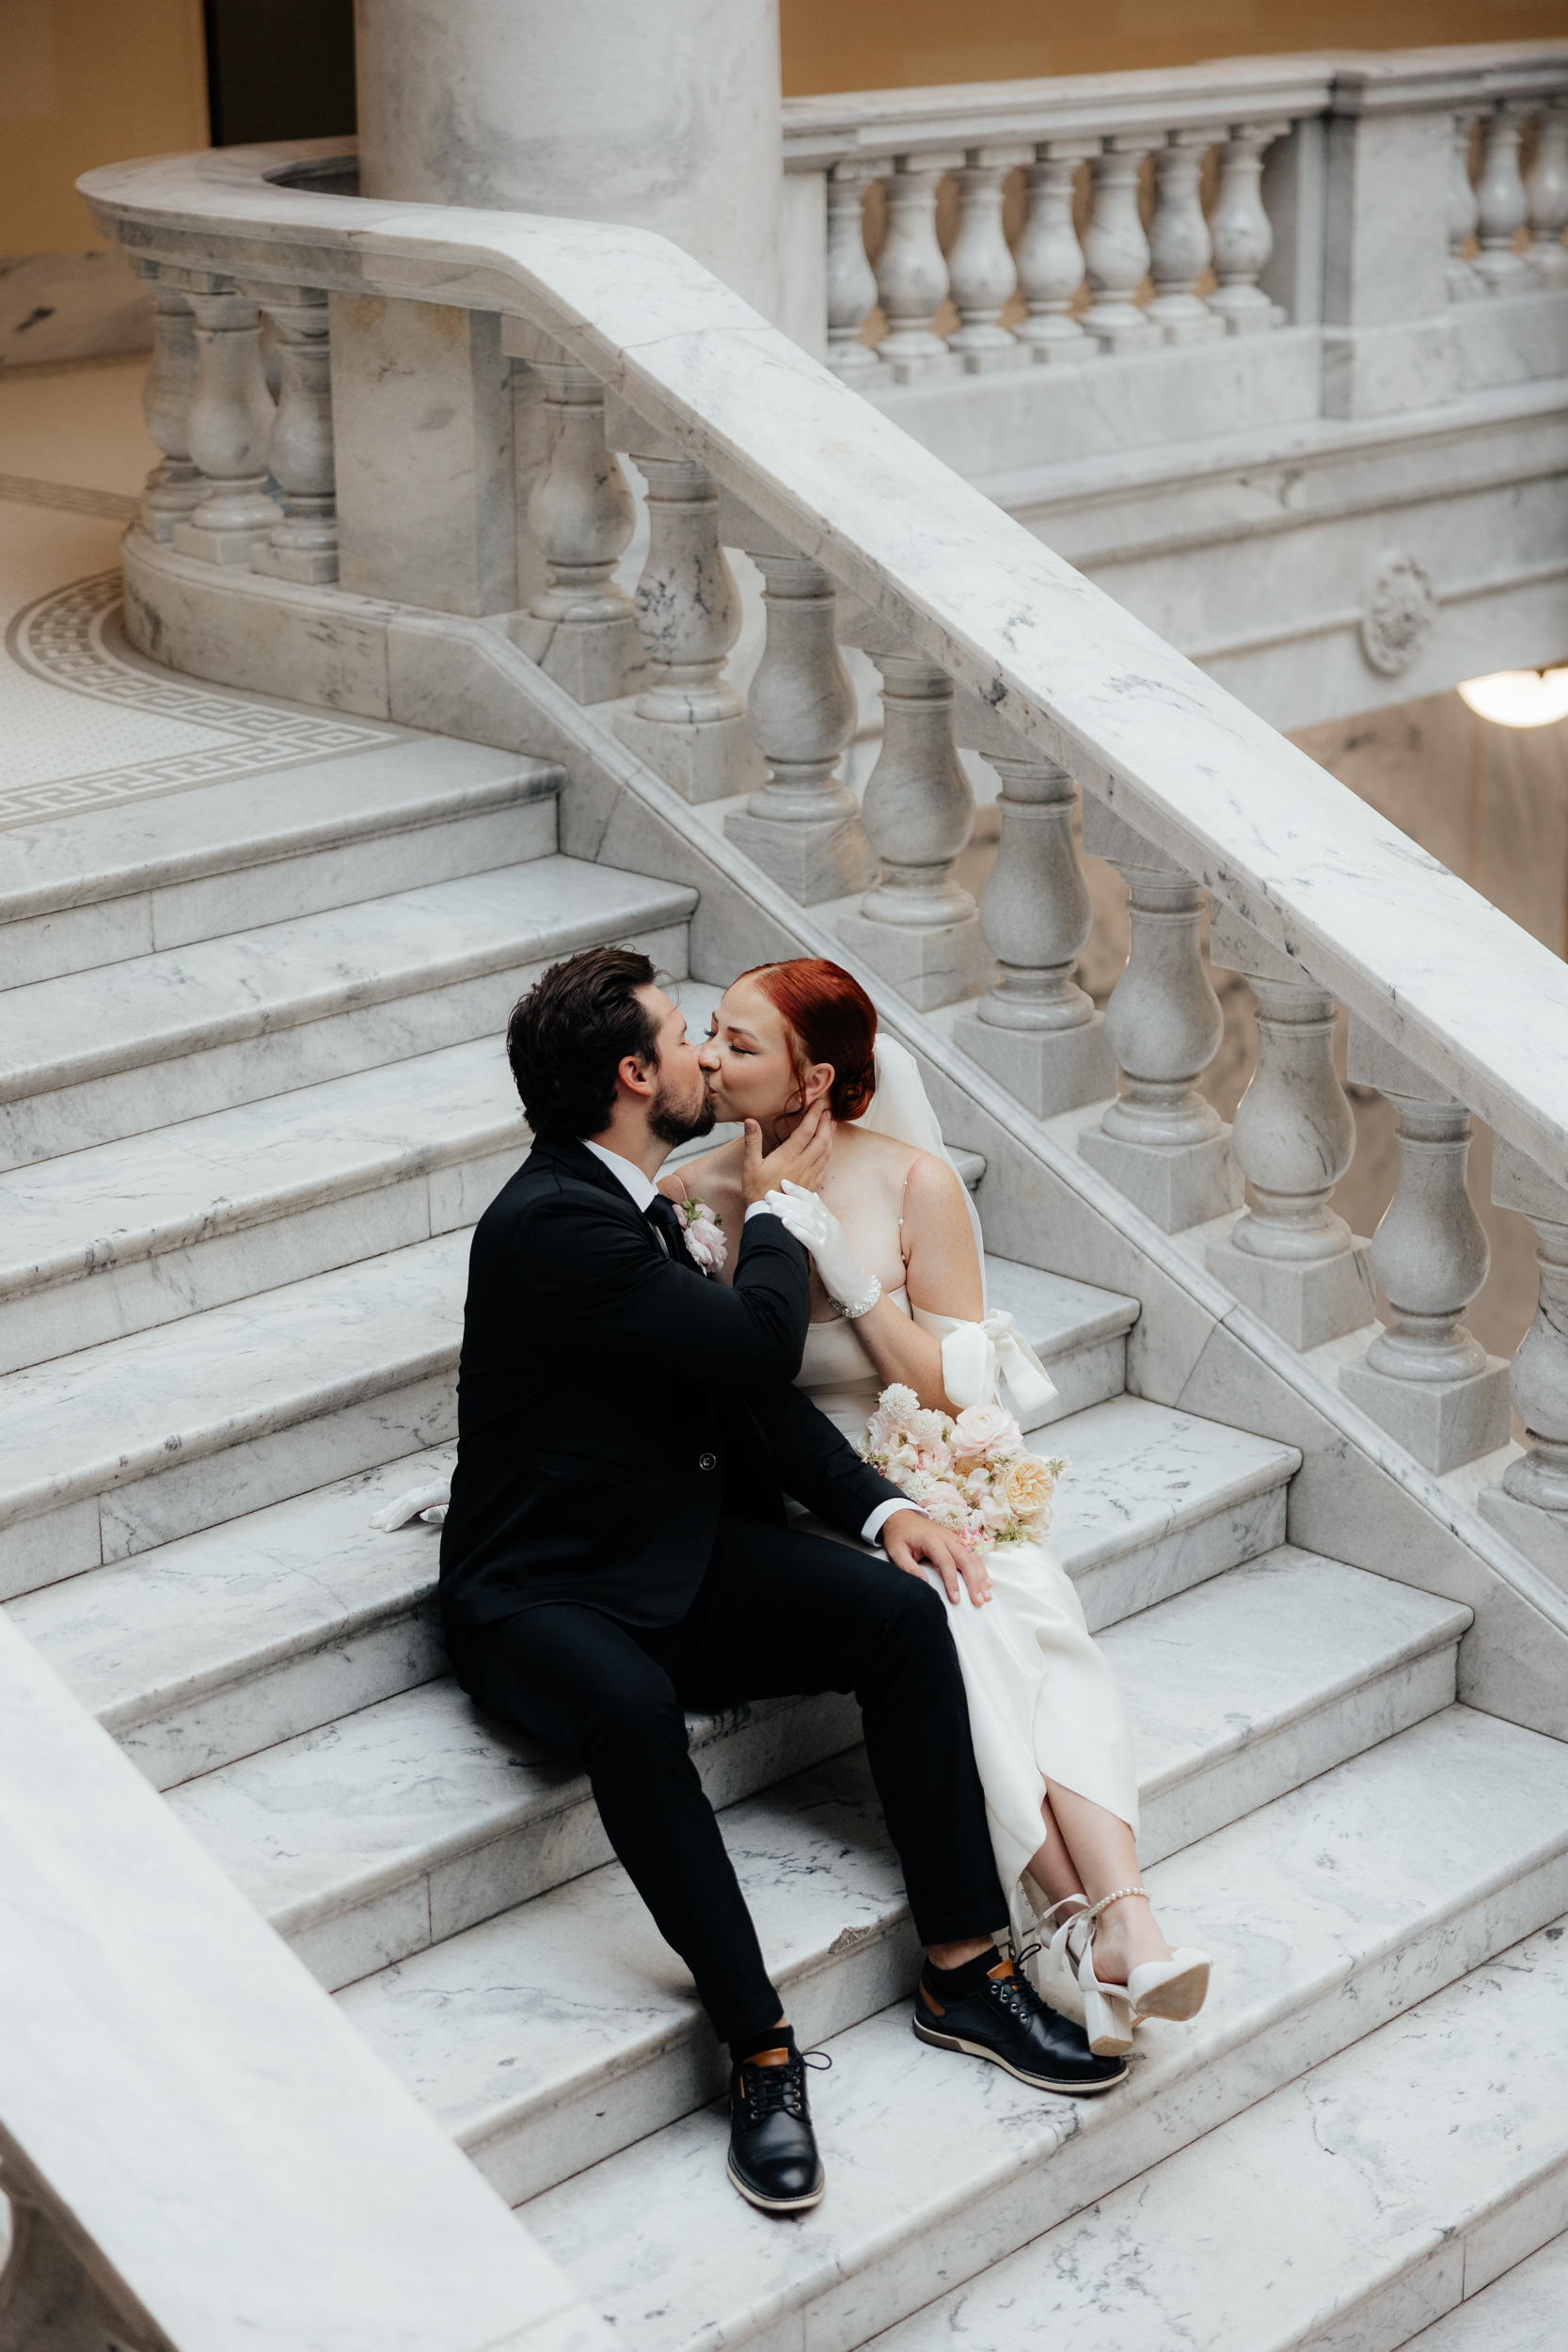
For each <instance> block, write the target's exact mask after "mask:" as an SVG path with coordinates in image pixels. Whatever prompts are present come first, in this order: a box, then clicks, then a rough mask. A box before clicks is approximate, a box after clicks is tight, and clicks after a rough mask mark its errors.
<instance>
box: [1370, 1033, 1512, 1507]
mask: <svg viewBox="0 0 1568 2352" xmlns="http://www.w3.org/2000/svg"><path fill="white" fill-rule="evenodd" d="M1347 1067H1348V1069H1349V1072H1350V1075H1351V1077H1352V1079H1353V1080H1354V1081H1355V1082H1356V1083H1357V1084H1358V1085H1363V1086H1373V1087H1376V1089H1377V1090H1378V1092H1379V1093H1380V1094H1383V1095H1385V1096H1386V1098H1387V1100H1388V1101H1389V1103H1390V1104H1392V1105H1393V1108H1394V1109H1395V1111H1396V1112H1397V1113H1398V1115H1399V1152H1400V1175H1399V1184H1398V1185H1397V1187H1396V1189H1395V1192H1394V1198H1393V1200H1391V1201H1390V1202H1389V1204H1388V1208H1387V1210H1386V1214H1385V1216H1384V1217H1383V1221H1382V1223H1381V1224H1380V1225H1379V1227H1378V1229H1377V1232H1375V1233H1374V1234H1373V1235H1372V1257H1371V1266H1372V1276H1373V1279H1374V1280H1375V1281H1376V1283H1377V1285H1378V1288H1379V1289H1380V1290H1381V1291H1382V1292H1383V1293H1384V1294H1385V1295H1386V1298H1387V1300H1388V1304H1389V1307H1390V1309H1391V1310H1392V1320H1391V1321H1390V1322H1389V1323H1388V1324H1386V1326H1385V1327H1384V1329H1383V1330H1382V1331H1380V1332H1379V1334H1378V1336H1377V1338H1376V1339H1375V1340H1374V1341H1373V1342H1372V1343H1371V1345H1370V1347H1369V1349H1368V1350H1367V1353H1366V1355H1365V1356H1364V1357H1363V1358H1362V1359H1361V1361H1360V1362H1359V1363H1354V1364H1344V1365H1341V1367H1340V1371H1339V1386H1340V1387H1341V1389H1343V1391H1344V1392H1345V1394H1346V1395H1347V1396H1348V1397H1350V1398H1351V1399H1352V1401H1353V1402H1354V1404H1356V1405H1359V1406H1360V1407H1361V1409H1362V1411H1363V1412H1365V1413H1368V1414H1370V1416H1371V1418H1372V1420H1373V1421H1375V1422H1379V1423H1380V1424H1381V1425H1382V1427H1383V1428H1385V1429H1386V1430H1387V1431H1388V1433H1389V1435H1390V1437H1393V1438H1397V1439H1398V1440H1399V1442H1400V1444H1401V1445H1402V1446H1403V1447H1404V1448H1405V1449H1406V1451H1407V1452H1408V1453H1411V1454H1414V1455H1415V1456H1416V1459H1417V1460H1418V1462H1420V1463H1423V1464H1424V1465H1425V1467H1426V1468H1427V1469H1428V1470H1438V1471H1441V1470H1456V1469H1457V1468H1458V1466H1459V1465H1460V1463H1461V1462H1470V1461H1474V1459H1475V1458H1476V1456H1477V1454H1490V1453H1492V1452H1493V1450H1494V1449H1495V1448H1496V1447H1497V1446H1500V1445H1505V1444H1506V1443H1507V1441H1508V1426H1509V1405H1508V1366H1507V1365H1506V1364H1505V1363H1503V1362H1502V1361H1501V1360H1500V1359H1498V1358H1497V1357H1489V1356H1488V1355H1487V1353H1486V1351H1485V1349H1484V1348H1483V1347H1482V1346H1481V1343H1480V1341H1479V1340H1477V1339H1476V1338H1474V1337H1473V1335H1472V1334H1471V1333H1470V1332H1469V1331H1468V1330H1466V1328H1465V1324H1464V1322H1463V1320H1462V1318H1463V1316H1464V1313H1465V1308H1466V1307H1467V1306H1468V1305H1469V1303H1470V1301H1471V1299H1472V1298H1474V1296H1475V1295H1476V1293H1477V1292H1478V1291H1479V1290H1480V1289H1481V1284H1482V1283H1483V1282H1484V1281H1485V1279H1486V1270H1487V1266H1488V1265H1489V1263H1490V1262H1491V1248H1490V1245H1489V1244H1488V1242H1487V1239H1486V1233H1485V1230H1484V1228H1483V1227H1482V1225H1481V1219H1480V1217H1479V1216H1477V1215H1476V1212H1475V1209H1474V1207H1473V1206H1472V1204H1471V1200H1470V1196H1469V1194H1468V1192H1467V1191H1466V1190H1465V1164H1466V1162H1467V1161H1468V1159H1469V1155H1470V1114H1469V1111H1468V1110H1467V1109H1466V1107H1465V1104H1463V1103H1462V1102H1460V1101H1459V1100H1458V1099H1457V1097H1456V1096H1454V1095H1451V1094H1449V1093H1448V1092H1447V1091H1446V1089H1443V1088H1442V1087H1440V1086H1438V1085H1436V1084H1435V1082H1434V1081H1433V1079H1431V1078H1430V1077H1428V1075H1427V1073H1426V1072H1425V1071H1424V1070H1422V1069H1420V1068H1419V1067H1418V1064H1417V1063H1415V1062H1413V1061H1412V1060H1411V1059H1410V1057H1409V1056H1408V1055H1406V1054H1402V1053H1401V1052H1400V1050H1399V1048H1398V1047H1397V1046H1393V1045H1390V1044H1389V1043H1388V1042H1387V1041H1386V1039H1385V1038H1381V1037H1379V1036H1378V1034H1377V1032H1376V1031H1375V1030H1373V1029H1370V1028H1369V1027H1368V1026H1367V1025H1366V1023H1365V1022H1363V1021H1359V1020H1357V1019H1356V1017H1355V1016H1354V1014H1353V1015H1352V1016H1351V1025H1350V1051H1349V1056H1348V1060H1347Z"/></svg>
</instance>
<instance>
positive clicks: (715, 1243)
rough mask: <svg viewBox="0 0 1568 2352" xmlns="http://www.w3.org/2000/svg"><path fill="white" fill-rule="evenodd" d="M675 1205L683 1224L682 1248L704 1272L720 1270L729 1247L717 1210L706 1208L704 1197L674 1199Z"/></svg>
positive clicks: (722, 1222) (722, 1221)
mask: <svg viewBox="0 0 1568 2352" xmlns="http://www.w3.org/2000/svg"><path fill="white" fill-rule="evenodd" d="M675 1207H676V1210H677V1211H678V1213H679V1215H680V1217H681V1221H682V1223H683V1224H684V1225H685V1227H686V1247H687V1249H688V1250H689V1253H690V1255H691V1257H692V1258H693V1259H694V1260H695V1262H696V1263H697V1264H698V1265H699V1266H700V1267H701V1268H702V1270H703V1272H704V1273H705V1274H718V1273H720V1272H721V1270H722V1268H723V1264H724V1260H725V1259H726V1258H727V1257H728V1255H729V1248H728V1245H727V1244H726V1242H725V1240H724V1220H723V1218H722V1217H721V1216H720V1215H719V1212H718V1210H717V1209H710V1208H709V1207H708V1204H707V1202H706V1201H705V1200H677V1201H676V1203H675Z"/></svg>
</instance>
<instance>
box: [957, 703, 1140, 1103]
mask: <svg viewBox="0 0 1568 2352" xmlns="http://www.w3.org/2000/svg"><path fill="white" fill-rule="evenodd" d="M958 733H959V737H960V739H961V740H962V741H963V742H965V743H967V744H972V745H973V746H974V749H975V750H977V751H979V752H980V753H981V754H982V755H983V756H984V757H985V758H986V759H987V760H989V761H990V765H991V766H992V767H993V768H994V769H995V771H996V773H997V776H998V777H999V779H1000V781H1001V785H1002V794H1001V811H1002V838H1001V840H1000V842H999V843H998V845H997V850H996V863H995V865H994V866H992V867H991V872H990V881H989V882H987V884H986V889H985V895H984V897H983V898H981V900H980V930H981V932H982V934H983V935H984V938H985V940H986V944H987V945H988V946H989V947H990V949H991V952H992V953H993V954H994V955H995V956H996V957H997V959H998V960H999V961H1000V963H1001V966H1002V975H1001V977H1000V979H999V980H998V981H997V983H996V985H995V987H994V988H992V989H990V991H988V993H986V994H985V995H984V996H982V997H981V999H980V1002H979V1004H978V1005H977V1006H976V1007H975V1009H974V1012H972V1013H963V1014H960V1016H959V1018H958V1022H957V1023H956V1024H955V1025H954V1031H953V1034H954V1038H955V1041H957V1043H958V1044H959V1045H960V1046H961V1047H962V1048H963V1050H964V1052H965V1053H966V1054H969V1055H971V1056H972V1057H973V1058H974V1060H975V1061H977V1062H978V1063H979V1064H980V1066H981V1068H982V1069H984V1070H989V1071H990V1073H991V1075H992V1077H995V1078H1000V1079H1001V1081H1002V1083H1003V1085H1004V1086H1005V1087H1006V1089H1008V1091H1009V1093H1012V1094H1016V1095H1017V1097H1018V1099H1019V1101H1020V1102H1021V1103H1022V1104H1025V1105H1026V1106H1027V1107H1028V1108H1029V1109H1030V1110H1031V1111H1033V1112H1034V1114H1035V1116H1036V1117H1037V1119H1044V1118H1049V1117H1050V1116H1051V1115H1052V1113H1053V1112H1055V1111H1066V1110H1072V1109H1074V1108H1075V1107H1076V1106H1077V1104H1080V1103H1096V1102H1100V1101H1101V1100H1102V1099H1103V1098H1104V1097H1105V1096H1106V1095H1108V1094H1114V1093H1115V1092H1116V1084H1117V1072H1116V1063H1115V1061H1114V1060H1113V1059H1112V1056H1111V1049H1110V1047H1109V1045H1108V1044H1107V1043H1106V1041H1105V1021H1104V1016H1103V1014H1101V1013H1099V1012H1097V1011H1096V1010H1095V1008H1094V1000H1093V998H1092V997H1090V996H1088V995H1086V994H1085V992H1084V990H1083V989H1081V988H1080V987H1079V986H1078V985H1077V983H1076V981H1075V979H1074V977H1073V975H1074V974H1075V972H1076V971H1077V969H1078V958H1079V956H1080V955H1081V954H1082V953H1083V951H1084V948H1085V946H1086V945H1087V942H1088V938H1089V934H1090V932H1091V931H1092V930H1093V929H1094V907H1093V904H1092V902H1091V900H1090V898H1089V893H1088V885H1087V884H1086V882H1085V880H1084V868H1083V865H1082V863H1081V861H1080V859H1079V855H1078V845H1077V842H1076V840H1075V839H1074V837H1073V820H1074V818H1075V817H1076V815H1077V807H1078V792H1077V787H1076V786H1075V785H1074V783H1073V781H1072V778H1071V777H1070V776H1069V774H1068V771H1067V770H1066V769H1065V768H1060V767H1058V766H1057V765H1056V762H1055V761H1054V760H1052V759H1045V758H1042V757H1041V755H1040V754H1039V753H1038V752H1037V751H1036V750H1034V749H1033V747H1032V746H1031V745H1029V744H1027V743H1025V742H1024V741H1023V739H1022V737H1020V736H1017V735H1015V734H1014V733H1013V731H1012V729H1011V728H1010V727H1008V726H1007V725H1006V723H1004V722H1003V721H1002V720H1000V719H998V718H997V716H996V714H995V713H994V712H993V711H990V710H988V709H987V708H986V707H984V706H983V705H982V704H979V703H978V702H977V701H975V699H974V697H973V696H970V695H964V696H963V697H961V700H960V705H959V727H958Z"/></svg>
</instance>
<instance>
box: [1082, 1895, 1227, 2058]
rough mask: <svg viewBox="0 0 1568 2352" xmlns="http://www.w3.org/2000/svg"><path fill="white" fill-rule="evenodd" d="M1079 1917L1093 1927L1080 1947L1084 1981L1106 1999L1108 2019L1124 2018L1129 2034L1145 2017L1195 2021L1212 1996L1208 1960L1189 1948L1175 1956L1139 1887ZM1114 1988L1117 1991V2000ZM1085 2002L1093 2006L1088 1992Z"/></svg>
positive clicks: (1103, 1900)
mask: <svg viewBox="0 0 1568 2352" xmlns="http://www.w3.org/2000/svg"><path fill="white" fill-rule="evenodd" d="M1080 1917H1082V1918H1084V1919H1085V1920H1092V1921H1093V1927H1092V1931H1091V1936H1090V1939H1089V1940H1088V1941H1087V1942H1086V1944H1081V1946H1080V1950H1081V1955H1082V1957H1081V1962H1080V1968H1079V1975H1080V1979H1083V1978H1084V1977H1085V1975H1087V1976H1088V1977H1089V1978H1091V1979H1093V1980H1094V1982H1095V1987H1096V1990H1098V1991H1099V1992H1101V1994H1102V1995H1106V1994H1108V2013H1109V2012H1115V2013H1116V2022H1117V2026H1121V2025H1122V2021H1123V2015H1124V2014H1125V2019H1126V2027H1125V2029H1126V2030H1127V2031H1128V2032H1129V2033H1131V2031H1132V2027H1133V2026H1136V2025H1138V2024H1139V2023H1140V2022H1141V2020H1142V2019H1144V2018H1145V2017H1173V2018H1178V2019H1186V2018H1189V2017H1196V2015H1197V2012H1198V2010H1200V2009H1201V2008H1202V2007H1203V2004H1204V2001H1205V2000H1206V1999H1207V1997H1208V1994H1209V1971H1210V1960H1209V1955H1208V1953H1207V1952H1200V1951H1196V1950H1195V1949H1194V1948H1193V1947H1191V1946H1190V1945H1182V1946H1181V1947H1180V1948H1179V1949H1177V1950H1174V1951H1173V1950H1172V1948H1171V1947H1170V1946H1169V1945H1168V1944H1167V1943H1166V1941H1165V1939H1164V1936H1163V1935H1162V1934H1161V1932H1160V1930H1159V1928H1158V1926H1157V1925H1156V1923H1155V1918H1154V1914H1153V1912H1152V1910H1151V1909H1150V1908H1149V1901H1148V1896H1147V1895H1146V1894H1145V1893H1144V1891H1143V1889H1142V1888H1141V1887H1128V1888H1121V1889H1118V1890H1117V1893H1116V1894H1114V1895H1107V1896H1102V1897H1101V1902H1100V1903H1097V1904H1096V1905H1095V1907H1094V1910H1093V1911H1092V1912H1089V1913H1085V1914H1081V1915H1080ZM1079 1934H1080V1936H1082V1935H1083V1930H1082V1929H1080V1930H1079ZM1111 1988H1117V1989H1119V1991H1120V1999H1119V2000H1118V1999H1117V1993H1116V1991H1113V1990H1112V1989H1111ZM1085 1997H1086V1998H1087V1999H1089V2000H1090V2003H1091V2006H1092V1995H1090V1994H1088V1992H1087V1988H1085ZM1090 2039H1091V2046H1099V2045H1098V2044H1096V2043H1095V2042H1094V2040H1093V2036H1092V2034H1091V2038H1090Z"/></svg>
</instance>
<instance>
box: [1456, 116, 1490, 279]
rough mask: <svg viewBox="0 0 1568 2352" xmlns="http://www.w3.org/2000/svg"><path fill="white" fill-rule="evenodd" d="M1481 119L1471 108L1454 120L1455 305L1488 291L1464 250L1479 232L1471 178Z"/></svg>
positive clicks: (1477, 211) (1478, 217) (1477, 207)
mask: <svg viewBox="0 0 1568 2352" xmlns="http://www.w3.org/2000/svg"><path fill="white" fill-rule="evenodd" d="M1478 119H1479V117H1478V115H1477V111H1476V109H1475V108H1474V107H1472V108H1471V109H1470V110H1469V112H1468V113H1466V114H1457V115H1455V117H1454V119H1453V147H1452V149H1451V151H1450V154H1449V260H1448V268H1447V277H1448V282H1449V300H1450V301H1452V302H1472V301H1474V299H1475V297H1476V295H1477V294H1484V293H1485V292H1486V286H1485V281H1484V280H1483V279H1482V278H1481V275H1480V273H1479V271H1478V270H1477V269H1476V268H1475V266H1474V264H1473V263H1472V262H1468V261H1466V259H1465V246H1467V245H1468V244H1469V242H1470V239H1471V238H1472V237H1473V236H1474V235H1475V233H1476V223H1477V221H1478V220H1479V219H1480V218H1481V207H1480V205H1479V204H1478V203H1477V201H1476V191H1475V185H1474V183H1473V182H1472V180H1471V178H1470V135H1471V133H1472V131H1473V130H1474V129H1475V126H1476V122H1477V120H1478Z"/></svg>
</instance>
